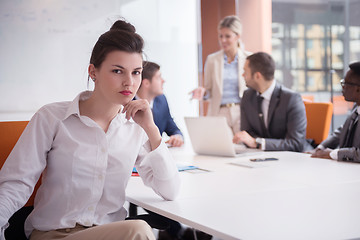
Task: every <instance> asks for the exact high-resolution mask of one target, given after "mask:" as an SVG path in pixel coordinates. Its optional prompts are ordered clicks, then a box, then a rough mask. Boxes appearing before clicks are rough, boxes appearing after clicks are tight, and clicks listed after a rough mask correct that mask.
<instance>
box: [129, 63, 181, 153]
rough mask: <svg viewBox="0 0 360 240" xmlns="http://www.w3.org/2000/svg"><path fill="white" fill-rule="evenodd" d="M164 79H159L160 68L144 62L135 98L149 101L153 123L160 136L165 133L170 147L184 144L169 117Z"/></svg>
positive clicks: (154, 64) (179, 132)
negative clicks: (164, 93) (164, 92)
mask: <svg viewBox="0 0 360 240" xmlns="http://www.w3.org/2000/svg"><path fill="white" fill-rule="evenodd" d="M164 82H165V81H164V79H163V78H162V77H161V72H160V66H159V65H158V64H156V63H153V62H147V61H144V63H143V72H142V82H141V85H140V88H139V90H138V92H137V94H136V98H142V99H146V100H148V101H149V103H150V106H151V108H152V111H153V116H154V122H155V124H156V126H157V127H158V128H159V131H160V134H163V132H165V133H166V134H167V135H168V136H169V137H170V139H169V140H168V141H167V142H166V143H168V144H169V145H171V146H172V147H180V146H182V145H183V144H184V140H183V135H182V133H181V131H180V129H179V128H178V127H177V126H176V124H175V122H174V120H173V118H172V117H171V114H170V110H169V105H168V103H167V100H166V97H165V96H164V95H163V84H164Z"/></svg>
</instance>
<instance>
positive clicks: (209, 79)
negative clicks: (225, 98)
mask: <svg viewBox="0 0 360 240" xmlns="http://www.w3.org/2000/svg"><path fill="white" fill-rule="evenodd" d="M224 54H225V53H224V51H223V50H221V51H218V52H215V53H212V54H210V55H209V56H208V57H207V59H206V62H205V67H204V87H205V89H206V90H207V91H209V92H210V98H209V101H210V102H209V107H208V115H209V116H216V115H218V113H219V111H220V105H221V99H222V93H223V69H224ZM248 55H250V53H249V52H245V51H243V50H241V49H239V50H238V69H239V71H238V72H239V73H238V74H239V77H238V80H239V97H242V95H243V93H244V90H245V89H246V84H245V80H244V78H243V76H242V74H243V72H244V69H243V67H244V64H245V60H246V57H247V56H248Z"/></svg>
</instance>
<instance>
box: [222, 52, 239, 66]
mask: <svg viewBox="0 0 360 240" xmlns="http://www.w3.org/2000/svg"><path fill="white" fill-rule="evenodd" d="M227 60H228V57H227V56H226V54H225V53H224V63H228V61H227ZM237 62H238V55H237V54H236V55H235V58H234V61H232V62H231V63H237ZM231 63H228V64H231Z"/></svg>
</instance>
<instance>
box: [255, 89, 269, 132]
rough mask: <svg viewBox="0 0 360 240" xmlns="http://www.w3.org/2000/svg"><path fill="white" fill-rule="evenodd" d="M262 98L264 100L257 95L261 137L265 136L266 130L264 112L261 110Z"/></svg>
mask: <svg viewBox="0 0 360 240" xmlns="http://www.w3.org/2000/svg"><path fill="white" fill-rule="evenodd" d="M263 100H264V98H263V97H262V96H260V95H258V96H257V103H258V113H259V118H260V124H261V129H262V133H263V136H261V137H267V130H266V126H265V122H264V113H263V111H262V101H263Z"/></svg>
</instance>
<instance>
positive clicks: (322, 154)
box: [311, 148, 332, 159]
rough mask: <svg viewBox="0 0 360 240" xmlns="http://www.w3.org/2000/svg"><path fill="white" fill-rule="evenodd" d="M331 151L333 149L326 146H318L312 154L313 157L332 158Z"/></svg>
mask: <svg viewBox="0 0 360 240" xmlns="http://www.w3.org/2000/svg"><path fill="white" fill-rule="evenodd" d="M331 151H332V149H330V148H326V149H323V150H322V149H320V148H316V149H315V151H314V152H313V153H312V154H311V157H313V158H326V159H331V157H330V152H331Z"/></svg>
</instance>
